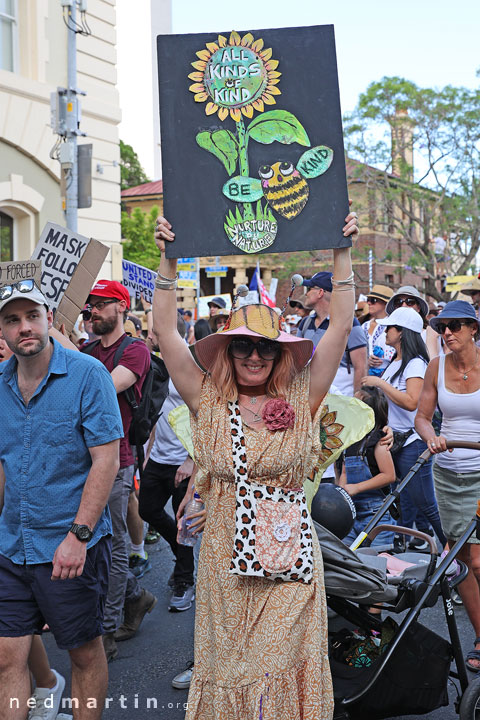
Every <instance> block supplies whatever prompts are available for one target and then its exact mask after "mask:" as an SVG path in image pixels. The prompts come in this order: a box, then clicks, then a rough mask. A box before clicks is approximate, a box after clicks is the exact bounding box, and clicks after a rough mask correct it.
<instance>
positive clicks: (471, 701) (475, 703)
mask: <svg viewBox="0 0 480 720" xmlns="http://www.w3.org/2000/svg"><path fill="white" fill-rule="evenodd" d="M459 718H460V720H480V678H475V679H473V680H471V681H470V683H469V685H468V687H467V689H466V690H465V692H464V693H463V695H462V701H461V703H460V709H459Z"/></svg>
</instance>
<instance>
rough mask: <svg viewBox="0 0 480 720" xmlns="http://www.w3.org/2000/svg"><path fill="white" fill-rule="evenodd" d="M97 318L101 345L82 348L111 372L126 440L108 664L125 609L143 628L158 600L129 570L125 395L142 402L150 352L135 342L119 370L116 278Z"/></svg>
mask: <svg viewBox="0 0 480 720" xmlns="http://www.w3.org/2000/svg"><path fill="white" fill-rule="evenodd" d="M88 305H89V309H90V312H91V314H92V328H93V332H94V333H95V334H96V335H98V336H99V337H100V342H99V343H98V344H97V345H95V346H92V347H89V345H84V346H82V348H81V350H82V352H87V353H89V354H91V355H92V356H93V357H95V358H97V360H100V362H101V363H103V364H104V365H105V367H106V368H107V370H108V371H109V372H110V374H111V377H112V380H113V384H114V385H115V389H116V391H117V398H118V405H119V408H120V414H121V416H122V423H123V437H122V439H121V441H120V469H119V471H118V473H117V476H116V478H115V482H114V485H113V489H112V492H111V494H110V498H109V500H108V506H109V508H110V513H111V516H112V525H113V546H112V568H111V571H110V579H109V586H108V596H107V601H106V604H105V620H104V627H105V635H104V646H105V651H106V654H107V659H108V660H113V659H114V658H115V657H116V656H117V654H118V649H117V646H116V642H115V633H116V631H117V630H118V631H119V630H120V625H121V623H122V610H123V609H124V607H125V624H128V625H129V628H130V637H131V636H132V632H131V629H132V627H134V628H135V630H136V629H138V627H139V626H140V623H141V622H142V620H143V618H144V616H145V614H146V613H147V612H150V611H151V610H152V609H153V607H154V605H155V603H156V601H157V599H156V597H155V596H154V595H152V593H150V592H148V590H145V589H142V588H141V587H140V586H139V585H138V581H137V579H136V578H135V576H134V575H133V573H131V572H129V568H128V550H127V508H128V498H129V495H130V492H131V491H132V490H133V473H134V457H133V453H132V448H131V446H130V443H129V441H128V433H129V430H130V425H131V422H132V408H131V407H130V405H129V403H128V402H127V400H126V398H125V396H124V395H123V391H124V390H127V388H129V387H133V389H134V393H135V397H136V400H137V402H139V401H140V398H141V390H142V385H143V381H144V380H145V377H146V375H147V372H148V370H149V368H150V353H149V351H148V349H147V347H146V345H145V343H143V342H141V341H138V342H132V343H130V345H127V347H126V348H125V349H124V350H123V353H122V355H121V358H120V360H119V364H118V365H117V366H116V367H114V366H113V362H114V357H115V352H116V350H117V349H118V348H119V346H120V345H121V343H122V341H123V340H124V338H125V329H124V319H125V316H126V315H127V311H128V310H129V308H130V296H129V294H128V290H127V289H126V288H125V287H124V286H123V285H122V284H121V283H119V282H117V281H116V280H99V281H98V282H97V283H96V285H95V286H94V287H93V288H92V291H91V293H90V295H89V297H88Z"/></svg>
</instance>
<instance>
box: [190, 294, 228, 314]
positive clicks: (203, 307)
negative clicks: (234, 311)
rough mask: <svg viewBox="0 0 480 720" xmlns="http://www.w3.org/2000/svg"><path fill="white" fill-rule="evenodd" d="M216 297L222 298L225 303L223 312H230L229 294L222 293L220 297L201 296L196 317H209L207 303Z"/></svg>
mask: <svg viewBox="0 0 480 720" xmlns="http://www.w3.org/2000/svg"><path fill="white" fill-rule="evenodd" d="M216 297H221V298H223V299H224V300H225V303H226V307H225V310H228V311H230V308H231V307H232V296H231V295H230V293H223V294H221V295H201V296H200V297H199V298H198V317H208V316H209V315H210V308H209V307H208V303H209V302H210V300H213V298H216Z"/></svg>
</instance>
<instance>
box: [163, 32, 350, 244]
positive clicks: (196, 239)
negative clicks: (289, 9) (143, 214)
mask: <svg viewBox="0 0 480 720" xmlns="http://www.w3.org/2000/svg"><path fill="white" fill-rule="evenodd" d="M189 55H190V57H188V56H189ZM174 56H175V58H176V60H175V64H174V65H172V62H171V61H172V58H173V57H174ZM158 58H159V88H160V112H161V128H162V161H163V176H164V187H165V196H164V208H165V215H166V216H167V217H169V219H171V222H172V224H174V226H175V230H176V239H177V241H176V242H175V244H174V245H173V246H172V247H169V248H168V250H167V253H168V254H171V255H172V256H173V255H174V254H177V253H178V254H181V255H184V254H188V252H190V251H191V253H192V254H195V255H197V256H198V255H209V254H216V255H222V254H223V255H225V254H232V253H247V254H255V253H260V252H266V251H270V252H272V251H274V252H286V251H291V250H301V249H316V248H321V247H340V246H343V245H347V244H349V240H347V239H345V238H343V236H342V235H341V232H340V228H341V227H342V224H343V218H344V217H345V215H346V214H347V212H348V201H347V193H346V180H345V164H344V155H343V139H342V130H341V119H340V104H339V100H338V82H337V76H336V62H335V45H334V38H333V28H332V27H331V26H320V27H309V28H285V29H281V30H258V31H254V32H243V33H238V32H235V31H232V32H230V33H226V34H221V33H220V34H217V35H215V36H213V37H212V36H208V38H207V37H206V36H203V35H188V36H182V35H177V36H159V38H158ZM187 59H188V60H189V62H188V64H186V61H187ZM169 61H170V62H169ZM179 61H180V62H179ZM179 66H180V67H181V69H182V70H184V69H187V72H186V75H185V76H184V78H182V77H181V74H180V71H179V70H178V68H179ZM177 74H178V81H177V82H175V84H173V82H172V76H175V77H176V76H177ZM185 80H186V81H187V82H188V83H189V84H188V86H187V87H188V91H189V93H191V94H190V96H189V97H190V103H188V102H187V99H188V95H187V96H186V93H185V92H183V93H182V92H181V90H180V88H181V87H182V84H181V83H182V81H183V87H185ZM185 89H186V88H185ZM173 94H174V95H175V100H176V103H177V107H173V106H172V104H171V103H172V101H173ZM192 100H193V102H192ZM304 116H305V119H303V118H304ZM202 118H203V119H202ZM300 118H302V119H300ZM209 121H210V122H213V123H214V124H213V125H210V126H208V122H209ZM172 132H174V133H175V134H176V142H175V143H172V142H171V140H172V138H174V137H175V135H172ZM167 138H169V140H170V142H169V141H168V140H167ZM192 139H193V140H194V142H195V146H196V147H195V149H194V148H193V146H192ZM183 141H184V142H183ZM199 150H200V151H203V153H204V157H202V156H201V154H199ZM205 153H209V154H210V155H209V156H208V155H206V154H205ZM211 156H213V158H215V159H216V160H214V159H213V158H212V157H211ZM180 157H181V161H180V162H178V161H179V159H180ZM180 168H185V171H186V172H184V173H182V172H181V171H180ZM187 170H188V171H187ZM220 172H222V173H223V174H224V175H223V180H221V182H219V184H218V186H216V182H217V179H220V178H221V175H220V174H219V173H220ZM225 174H226V175H227V179H226V180H225ZM320 176H325V179H324V182H323V183H320V182H319V181H317V182H316V183H315V182H313V181H314V180H315V179H316V178H320ZM328 176H331V177H328ZM333 194H335V196H336V197H335V202H332V200H333ZM222 196H223V200H222ZM332 207H338V210H339V212H333V215H334V216H335V215H338V217H335V218H334V219H333V221H332ZM170 208H172V210H171V211H170ZM181 208H182V209H181ZM220 213H221V214H222V217H221V225H220V222H219V221H220ZM327 214H328V217H327ZM303 215H305V219H304V218H303ZM340 216H341V218H340ZM179 221H180V227H179ZM335 221H338V222H337V223H336V225H334V224H331V223H335ZM187 225H188V227H187ZM334 227H335V230H333V228H334ZM287 228H288V229H287ZM291 228H293V229H295V230H298V235H297V234H296V233H294V234H292V233H291ZM220 229H221V231H222V236H221V235H220ZM332 230H333V232H332ZM184 231H185V232H184ZM187 247H188V248H189V250H187Z"/></svg>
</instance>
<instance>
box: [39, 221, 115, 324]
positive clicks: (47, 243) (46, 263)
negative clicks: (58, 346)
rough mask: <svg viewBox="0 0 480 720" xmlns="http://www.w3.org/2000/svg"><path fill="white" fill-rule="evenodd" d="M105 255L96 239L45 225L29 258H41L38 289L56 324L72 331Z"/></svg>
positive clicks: (104, 246)
mask: <svg viewBox="0 0 480 720" xmlns="http://www.w3.org/2000/svg"><path fill="white" fill-rule="evenodd" d="M107 254H108V247H107V246H106V245H104V244H103V243H101V242H99V241H98V240H94V239H93V238H90V239H89V238H87V237H85V236H84V235H79V234H78V233H72V231H71V230H67V228H64V227H62V226H61V225H56V224H55V223H47V224H46V225H45V227H44V229H43V232H42V234H41V236H40V240H39V241H38V244H37V247H36V248H35V250H34V252H33V255H32V260H33V259H39V260H42V263H43V272H42V281H41V289H42V292H43V294H44V295H45V297H46V298H47V300H48V303H49V306H50V309H51V310H54V311H55V327H57V328H59V327H60V325H62V324H65V329H66V331H67V332H71V330H72V328H73V326H74V324H75V322H76V320H77V318H78V316H79V314H80V311H81V310H82V308H83V307H84V305H85V302H86V299H87V297H88V294H89V292H90V290H91V288H92V287H93V284H94V282H95V280H96V278H97V275H98V273H99V271H100V268H101V267H102V265H103V262H104V260H105V258H106V257H107Z"/></svg>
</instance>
